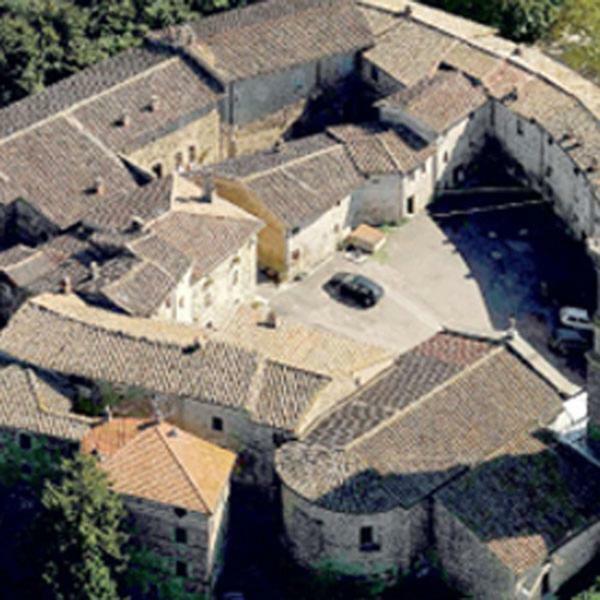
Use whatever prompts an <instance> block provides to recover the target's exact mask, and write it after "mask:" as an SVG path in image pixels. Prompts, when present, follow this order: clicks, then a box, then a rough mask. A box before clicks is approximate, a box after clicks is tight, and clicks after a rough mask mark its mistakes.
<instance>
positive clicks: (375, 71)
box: [371, 65, 379, 81]
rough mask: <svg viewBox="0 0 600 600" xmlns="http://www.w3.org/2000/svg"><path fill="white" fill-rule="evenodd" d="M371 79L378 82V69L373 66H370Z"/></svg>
mask: <svg viewBox="0 0 600 600" xmlns="http://www.w3.org/2000/svg"><path fill="white" fill-rule="evenodd" d="M371 79H372V80H373V81H379V69H378V68H377V67H376V66H375V65H371Z"/></svg>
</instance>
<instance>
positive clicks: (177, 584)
mask: <svg viewBox="0 0 600 600" xmlns="http://www.w3.org/2000/svg"><path fill="white" fill-rule="evenodd" d="M128 554H129V566H128V569H127V571H126V572H125V574H124V578H123V579H124V587H125V590H126V591H127V593H128V596H130V597H131V598H132V599H134V600H135V599H137V598H140V600H141V599H142V598H149V597H156V598H160V599H161V600H202V599H203V596H200V595H198V594H192V593H190V592H187V591H186V589H185V586H184V582H183V580H182V579H180V578H177V577H175V576H174V575H173V566H172V565H171V564H170V562H169V561H168V560H166V559H164V558H162V557H160V556H158V555H156V554H154V553H153V552H152V551H151V550H148V549H147V548H139V547H132V548H131V549H130V550H129V552H128Z"/></svg>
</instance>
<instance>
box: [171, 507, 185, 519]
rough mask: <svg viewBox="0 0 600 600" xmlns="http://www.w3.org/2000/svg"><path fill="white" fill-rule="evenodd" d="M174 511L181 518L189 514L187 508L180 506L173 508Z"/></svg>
mask: <svg viewBox="0 0 600 600" xmlns="http://www.w3.org/2000/svg"><path fill="white" fill-rule="evenodd" d="M173 512H174V513H175V514H176V515H177V516H178V517H179V518H180V519H181V518H183V517H185V515H187V510H185V508H179V507H178V506H177V507H175V508H174V509H173Z"/></svg>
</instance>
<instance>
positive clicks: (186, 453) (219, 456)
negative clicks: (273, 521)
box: [82, 419, 236, 515]
mask: <svg viewBox="0 0 600 600" xmlns="http://www.w3.org/2000/svg"><path fill="white" fill-rule="evenodd" d="M82 447H83V450H84V451H86V452H88V453H93V452H98V453H99V454H100V455H101V456H103V459H102V460H101V461H100V466H101V467H102V468H103V469H104V470H105V471H106V472H107V474H108V476H109V479H110V481H111V483H112V486H113V489H114V490H115V491H116V492H118V493H120V494H124V495H126V496H132V497H136V498H143V499H146V500H151V501H154V502H159V503H161V504H166V505H171V506H176V507H181V508H185V509H188V510H192V511H196V512H200V513H204V514H208V515H211V514H213V513H214V512H215V511H216V510H217V509H218V506H219V500H220V498H221V495H222V493H223V490H224V489H225V488H226V486H227V485H228V484H229V479H230V476H231V472H232V470H233V466H234V464H235V460H236V456H235V454H233V452H230V451H229V450H224V449H222V448H219V447H218V446H215V445H214V444H211V443H209V442H206V441H204V440H202V439H201V438H199V437H196V436H194V435H192V434H190V433H187V432H185V431H182V430H181V429H178V428H177V427H175V426H174V425H170V424H169V423H164V422H161V423H145V422H143V421H138V420H134V419H115V420H111V421H108V422H107V423H105V424H103V425H100V426H98V427H96V428H94V429H92V430H91V431H90V432H89V434H88V435H87V436H86V437H85V438H84V440H83V444H82Z"/></svg>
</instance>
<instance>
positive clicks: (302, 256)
mask: <svg viewBox="0 0 600 600" xmlns="http://www.w3.org/2000/svg"><path fill="white" fill-rule="evenodd" d="M350 206H351V203H350V196H347V197H346V198H344V199H343V200H341V201H340V202H339V203H338V204H337V205H335V206H333V207H332V208H330V209H329V210H328V211H327V212H326V213H324V214H322V215H320V216H319V217H318V218H317V219H316V220H315V221H314V222H313V223H311V224H310V225H307V226H306V227H303V228H302V229H301V230H300V231H299V232H298V233H296V234H295V235H290V236H289V237H288V240H287V242H288V243H287V269H286V273H285V276H286V277H287V278H288V279H292V278H293V277H295V276H296V275H298V274H299V273H309V272H311V271H312V270H314V269H315V268H316V267H317V266H318V265H320V264H321V263H323V262H325V261H326V260H327V259H329V258H331V257H332V256H333V254H334V253H335V251H336V249H337V247H338V245H339V244H340V243H341V242H342V241H343V240H344V238H345V237H346V236H347V235H348V233H350V230H351V227H352V223H351V214H350Z"/></svg>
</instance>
